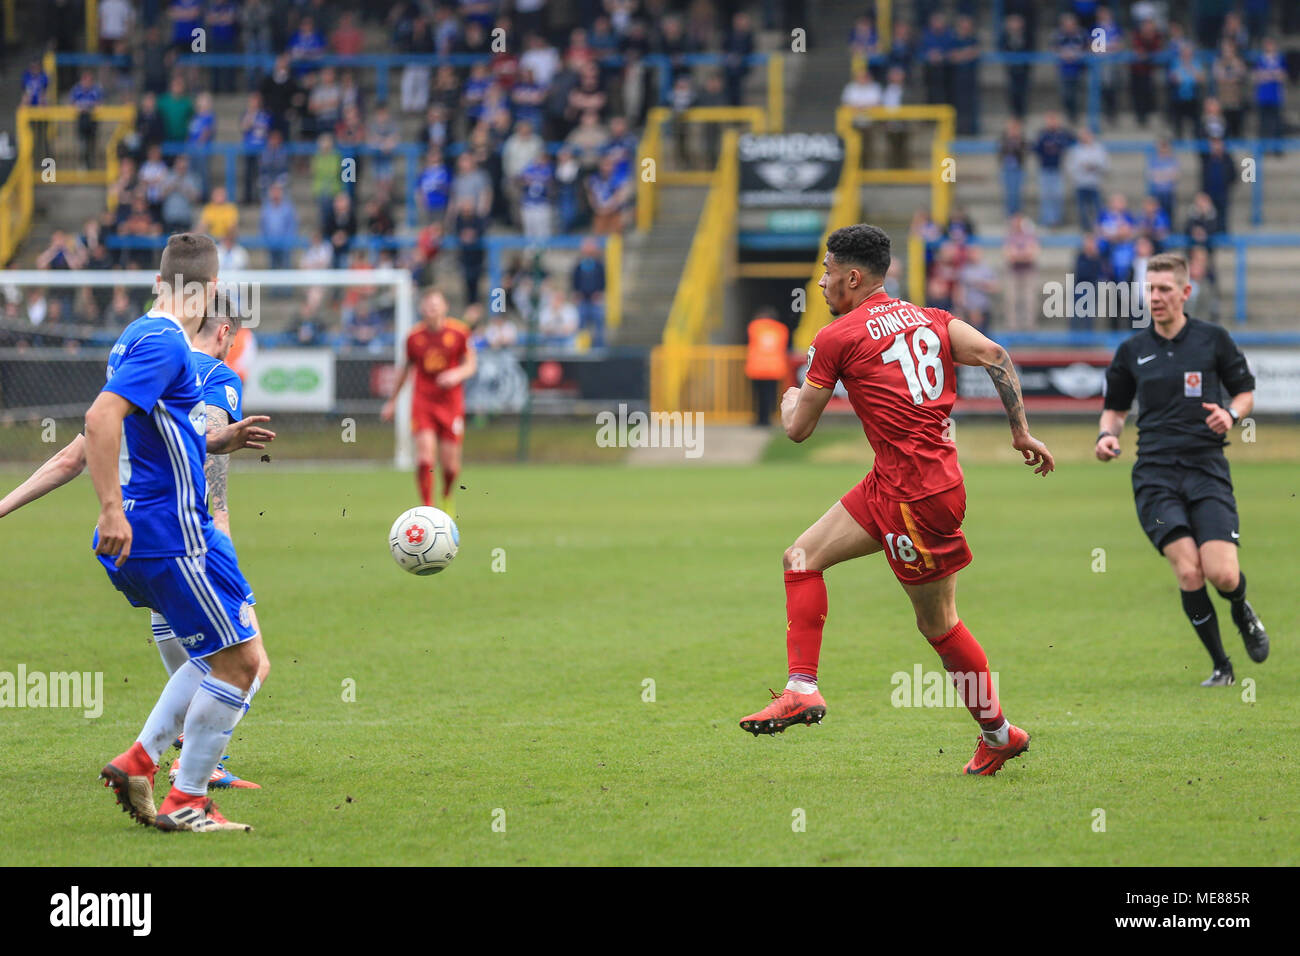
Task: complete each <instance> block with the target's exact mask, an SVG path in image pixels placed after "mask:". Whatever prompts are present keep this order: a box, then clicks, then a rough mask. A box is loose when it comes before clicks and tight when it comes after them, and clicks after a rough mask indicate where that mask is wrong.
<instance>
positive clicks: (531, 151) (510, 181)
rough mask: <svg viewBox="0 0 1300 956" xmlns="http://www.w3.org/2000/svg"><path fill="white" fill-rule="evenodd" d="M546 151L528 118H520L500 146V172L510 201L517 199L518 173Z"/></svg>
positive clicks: (516, 200)
mask: <svg viewBox="0 0 1300 956" xmlns="http://www.w3.org/2000/svg"><path fill="white" fill-rule="evenodd" d="M545 153H546V143H545V142H544V141H543V140H542V138H541V137H540V136H538V135H537V133H536V132H535V128H534V126H533V124H532V123H531V122H530V121H528V120H520V121H519V122H518V123H517V124H516V125H515V131H514V132H513V133H511V134H510V136H509V137H507V138H506V141H505V143H504V144H503V145H502V147H501V172H502V175H503V177H504V179H505V182H506V192H507V195H508V197H509V199H510V201H511V202H518V201H519V188H518V187H519V174H520V173H522V172H523V171H524V167H525V166H527V165H528V164H529V163H531V162H532V161H533V160H534V159H536V158H537V157H538V156H541V155H544V154H545Z"/></svg>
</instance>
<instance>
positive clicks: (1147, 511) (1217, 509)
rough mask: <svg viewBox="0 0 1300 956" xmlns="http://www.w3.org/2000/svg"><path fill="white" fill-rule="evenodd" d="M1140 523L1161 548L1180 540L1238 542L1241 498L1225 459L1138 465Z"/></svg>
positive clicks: (1136, 486) (1136, 483) (1135, 477)
mask: <svg viewBox="0 0 1300 956" xmlns="http://www.w3.org/2000/svg"><path fill="white" fill-rule="evenodd" d="M1133 500H1134V503H1135V504H1136V505H1137V513H1138V521H1140V522H1141V523H1142V530H1143V531H1145V532H1146V535H1147V537H1148V538H1150V539H1151V543H1152V544H1153V545H1155V548H1156V550H1157V551H1161V552H1162V553H1163V549H1164V546H1165V545H1167V544H1169V542H1171V541H1173V540H1175V539H1176V538H1182V537H1189V536H1190V537H1191V538H1193V539H1195V541H1196V544H1197V547H1199V546H1200V545H1202V544H1204V543H1205V542H1206V541H1231V542H1232V543H1233V544H1238V543H1239V541H1238V539H1239V534H1238V526H1237V499H1236V498H1234V497H1233V494H1232V475H1231V474H1230V473H1229V471H1228V460H1227V459H1226V458H1222V457H1219V458H1214V459H1208V460H1196V459H1194V460H1189V461H1184V462H1177V463H1172V464H1165V463H1155V462H1143V461H1139V462H1138V463H1137V464H1136V465H1134V466H1133Z"/></svg>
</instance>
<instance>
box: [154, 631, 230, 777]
mask: <svg viewBox="0 0 1300 956" xmlns="http://www.w3.org/2000/svg"><path fill="white" fill-rule="evenodd" d="M171 643H174V642H171ZM211 670H212V668H210V667H209V666H208V665H207V664H205V663H204V662H203V661H196V660H190V661H186V662H185V663H184V664H183V665H181V666H180V667H178V668H177V669H176V672H175V673H174V674H172V676H171V678H170V679H169V680H168V681H167V684H166V686H164V687H163V689H162V694H160V695H159V697H158V703H156V704H154V706H153V710H152V711H150V712H149V718H148V719H147V720H146V721H145V722H144V729H143V730H141V731H140V736H139V737H137V738H136V739H137V740H138V741H139V742H140V746H142V747H143V748H144V749H145V753H147V754H148V755H149V756H150V758H151V759H152V760H153V762H154V763H157V762H158V758H159V757H161V756H162V753H163V751H164V750H166V749H167V748H168V747H170V746H171V745H172V741H173V740H175V739H176V735H177V734H178V733H180V730H181V725H182V724H184V723H185V712H186V711H187V710H189V707H190V701H191V700H193V699H194V692H195V691H197V690H198V689H199V685H200V684H201V683H203V679H204V678H205V677H207V676H208V673H209V672H210V671H211Z"/></svg>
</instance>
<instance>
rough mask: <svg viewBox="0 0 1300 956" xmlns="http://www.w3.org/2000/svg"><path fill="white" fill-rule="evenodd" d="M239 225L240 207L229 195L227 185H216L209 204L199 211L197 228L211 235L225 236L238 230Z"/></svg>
mask: <svg viewBox="0 0 1300 956" xmlns="http://www.w3.org/2000/svg"><path fill="white" fill-rule="evenodd" d="M238 226H239V207H238V206H236V205H235V204H234V203H233V202H231V201H230V199H229V198H228V197H227V195H226V187H225V186H214V187H213V189H212V196H211V197H210V198H209V200H208V204H207V205H206V206H204V207H203V211H202V212H201V213H199V221H198V224H197V226H196V227H195V228H196V229H197V230H198V231H199V232H202V233H206V234H207V235H209V236H224V235H225V234H226V233H228V232H234V231H236V228H237V227H238Z"/></svg>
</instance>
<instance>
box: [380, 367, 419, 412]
mask: <svg viewBox="0 0 1300 956" xmlns="http://www.w3.org/2000/svg"><path fill="white" fill-rule="evenodd" d="M413 371H415V366H414V365H412V364H411V363H410V362H404V363H403V364H402V368H401V371H399V372H398V373H397V384H395V385H394V386H393V394H392V395H390V396H389V397H388V401H386V402H384V407H383V408H381V409H380V410H379V420H380V421H383V422H391V421H392V420H393V412H394V411H395V410H396V409H397V396H398V395H401V394H402V389H403V388H405V387H406V380H407V379H408V378H410V377H411V373H412V372H413Z"/></svg>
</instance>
